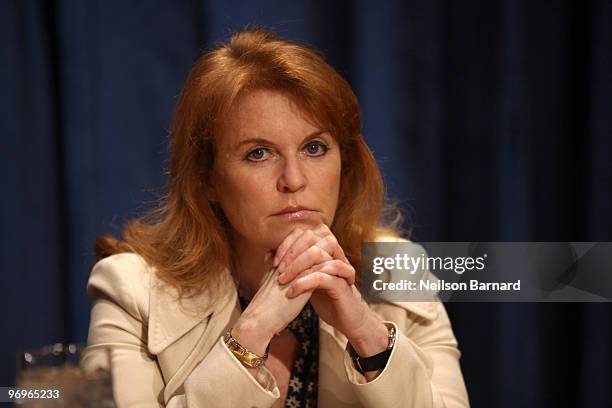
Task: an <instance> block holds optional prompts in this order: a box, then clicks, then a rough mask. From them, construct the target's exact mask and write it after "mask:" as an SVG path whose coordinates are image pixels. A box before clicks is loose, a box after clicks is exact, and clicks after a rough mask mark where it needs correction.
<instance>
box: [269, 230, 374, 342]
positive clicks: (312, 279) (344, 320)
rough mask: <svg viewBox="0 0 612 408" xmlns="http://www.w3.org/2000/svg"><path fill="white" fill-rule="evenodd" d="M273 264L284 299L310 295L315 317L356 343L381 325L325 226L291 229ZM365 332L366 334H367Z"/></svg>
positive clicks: (348, 263) (335, 241) (353, 272)
mask: <svg viewBox="0 0 612 408" xmlns="http://www.w3.org/2000/svg"><path fill="white" fill-rule="evenodd" d="M273 265H274V266H276V267H277V270H278V278H277V279H278V283H279V284H280V285H287V286H288V289H287V292H286V296H287V297H288V298H296V297H299V296H302V295H303V294H305V293H311V295H310V303H311V305H312V306H313V308H314V309H315V311H316V313H317V315H318V316H319V318H321V319H323V320H324V321H325V322H326V323H328V324H330V325H331V326H333V327H335V328H336V329H338V330H339V331H340V332H341V333H342V334H344V335H345V336H346V337H347V339H348V340H349V341H350V342H351V343H352V344H356V343H359V342H360V341H361V340H362V339H363V338H364V337H366V336H367V335H368V334H370V335H371V331H370V329H371V327H372V326H373V325H376V324H379V325H380V324H381V322H380V321H379V319H377V317H376V316H375V315H374V314H373V313H371V311H370V309H369V307H368V306H367V304H366V303H365V302H363V301H362V299H361V294H360V293H359V291H358V290H357V288H356V287H355V268H353V266H352V265H351V263H350V262H349V261H348V259H347V258H346V256H345V254H344V251H343V250H342V248H341V246H340V244H339V243H338V241H337V239H336V237H335V236H334V234H333V233H332V232H331V231H330V230H329V228H328V227H327V225H325V224H321V225H319V226H317V227H316V228H314V229H312V230H302V229H300V228H297V229H295V230H294V231H293V232H292V233H290V234H289V235H288V236H287V237H286V238H285V239H284V241H283V242H282V243H281V245H280V246H279V247H278V249H277V250H276V254H275V257H274V261H273ZM368 332H369V333H368Z"/></svg>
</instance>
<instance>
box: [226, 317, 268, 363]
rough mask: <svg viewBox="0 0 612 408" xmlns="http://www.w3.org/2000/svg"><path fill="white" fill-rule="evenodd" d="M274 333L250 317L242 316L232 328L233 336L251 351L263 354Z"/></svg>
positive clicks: (259, 354)
mask: <svg viewBox="0 0 612 408" xmlns="http://www.w3.org/2000/svg"><path fill="white" fill-rule="evenodd" d="M273 335H274V334H273V333H271V332H269V331H268V330H266V329H265V327H264V326H263V325H260V324H257V323H256V322H254V321H252V320H250V319H244V318H240V319H238V321H237V322H236V324H235V325H234V327H233V328H232V336H233V337H234V338H235V339H236V340H238V342H240V344H241V345H242V346H244V347H246V348H247V349H248V350H249V351H250V352H251V353H255V354H257V355H258V356H263V355H264V353H265V352H266V349H267V348H268V345H269V344H270V341H271V340H272V336H273Z"/></svg>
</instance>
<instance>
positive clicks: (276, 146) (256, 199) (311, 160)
mask: <svg viewBox="0 0 612 408" xmlns="http://www.w3.org/2000/svg"><path fill="white" fill-rule="evenodd" d="M308 119H309V118H307V117H306V115H304V114H303V113H302V112H301V111H300V109H299V108H298V107H297V105H295V104H293V103H292V102H291V100H290V99H289V98H288V97H287V96H285V95H284V94H283V93H280V92H275V91H268V90H257V91H253V92H250V93H248V94H246V95H245V96H244V97H242V98H241V99H240V101H239V103H238V104H237V106H236V107H235V109H234V112H233V113H232V119H231V120H230V121H229V122H230V123H228V124H227V125H226V126H225V127H224V128H223V130H222V132H221V134H220V135H219V138H218V141H217V150H216V154H215V166H214V172H213V179H212V182H211V194H212V195H213V197H214V199H216V200H217V201H218V202H219V204H220V205H221V208H222V209H223V212H224V213H225V215H226V217H227V219H228V221H229V223H230V224H231V226H232V228H233V231H232V232H233V239H234V240H240V241H241V242H242V243H243V244H248V245H251V246H256V247H263V249H266V250H269V249H276V248H277V247H278V245H280V243H281V242H282V240H283V239H284V238H285V237H286V236H287V234H289V233H290V232H291V231H292V230H293V229H294V228H295V227H298V226H299V227H302V228H313V227H315V226H316V225H318V224H320V223H325V224H327V225H328V226H331V224H332V221H333V219H334V214H335V212H336V206H337V204H338V194H339V191H340V170H341V164H340V163H341V160H340V149H339V146H338V144H337V143H336V141H335V140H334V138H333V137H332V135H331V134H330V133H329V132H327V131H326V130H325V129H322V128H320V127H318V126H316V125H315V124H314V121H311V120H308Z"/></svg>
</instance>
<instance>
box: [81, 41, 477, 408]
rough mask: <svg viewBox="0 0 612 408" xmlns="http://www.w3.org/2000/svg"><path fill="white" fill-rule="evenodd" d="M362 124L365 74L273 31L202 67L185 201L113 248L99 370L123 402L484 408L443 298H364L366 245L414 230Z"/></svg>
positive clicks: (191, 101) (100, 316)
mask: <svg viewBox="0 0 612 408" xmlns="http://www.w3.org/2000/svg"><path fill="white" fill-rule="evenodd" d="M360 126H361V123H360V114H359V108H358V104H357V100H356V98H355V95H354V94H353V92H352V91H351V89H350V87H349V85H348V84H347V83H346V82H345V81H344V80H343V79H342V78H341V77H340V76H339V75H338V74H337V73H336V72H335V71H334V70H333V69H332V68H331V67H330V66H329V65H327V64H326V63H325V62H324V61H323V59H322V57H321V56H320V55H319V54H317V53H316V52H314V51H313V50H311V49H309V48H307V47H305V46H302V45H299V44H296V43H293V42H290V41H285V40H281V39H278V38H277V37H275V36H274V35H273V34H272V33H271V32H269V31H265V30H261V29H249V30H245V31H242V32H240V33H237V34H235V35H234V36H233V37H232V39H231V41H230V42H229V43H228V44H226V45H223V46H221V47H219V48H217V49H216V50H214V51H212V52H210V53H208V54H206V55H204V56H203V57H202V58H201V59H200V60H199V61H198V62H197V63H196V65H195V67H194V68H193V69H192V71H191V73H190V75H189V77H188V79H187V81H186V83H185V85H184V88H183V90H182V93H181V95H180V98H179V101H178V105H177V109H176V112H175V118H174V123H173V128H172V132H171V136H172V153H171V165H170V171H169V186H168V194H167V195H166V197H165V198H164V199H163V201H162V202H161V203H160V206H159V207H158V209H157V210H156V211H155V212H154V213H153V214H152V215H151V216H150V217H149V218H148V219H146V220H136V221H133V222H132V223H131V224H129V225H128V226H127V228H126V229H125V230H124V242H118V241H115V240H113V239H111V238H109V237H101V238H100V239H99V240H98V242H97V248H96V249H97V253H98V256H99V258H104V259H102V260H100V261H99V262H98V263H97V264H96V265H95V267H94V268H93V271H92V275H91V278H90V280H89V284H88V292H89V294H90V296H91V298H92V300H93V309H92V320H91V325H90V332H89V340H88V342H89V347H88V349H87V351H86V352H85V353H84V356H83V359H82V361H83V362H82V364H83V366H84V367H85V368H86V369H87V370H93V369H95V368H96V367H98V366H108V365H110V366H111V370H112V374H113V384H114V392H115V397H116V400H117V402H118V405H119V406H168V407H209V406H214V407H224V406H227V407H252V406H255V407H271V406H274V407H283V406H286V407H313V406H317V403H318V406H321V407H338V406H339V407H352V406H355V407H357V406H364V407H385V406H401V407H413V406H414V407H442V406H446V407H451V406H467V405H468V402H467V395H466V391H465V386H464V383H463V379H462V375H461V370H460V367H459V362H458V360H459V351H458V349H457V343H456V340H455V338H454V336H453V333H452V330H451V327H450V323H449V321H448V318H447V315H446V313H445V311H444V307H443V306H442V304H441V303H404V304H391V303H379V304H370V305H368V304H366V303H365V302H363V301H362V300H361V296H360V293H359V290H358V289H357V287H358V285H359V279H358V273H357V272H356V270H355V268H356V267H357V266H358V265H359V262H360V245H361V243H362V242H364V241H373V240H392V239H397V237H398V234H397V232H396V231H395V229H394V227H393V225H392V224H391V225H387V226H383V225H382V224H381V223H380V222H381V221H380V220H381V214H382V212H383V204H384V196H383V194H384V189H383V185H382V181H381V176H380V174H379V171H378V168H377V165H376V162H375V161H374V159H373V157H372V155H371V153H370V151H369V149H368V148H367V146H366V145H365V142H364V140H363V138H362V136H361V134H360ZM108 350H110V358H109V354H108Z"/></svg>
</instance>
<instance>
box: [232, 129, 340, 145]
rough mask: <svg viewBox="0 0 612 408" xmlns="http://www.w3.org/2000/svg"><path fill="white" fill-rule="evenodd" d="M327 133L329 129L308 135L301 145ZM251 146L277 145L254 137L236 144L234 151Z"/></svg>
mask: <svg viewBox="0 0 612 408" xmlns="http://www.w3.org/2000/svg"><path fill="white" fill-rule="evenodd" d="M327 132H329V130H327V129H320V130H316V131H314V132H312V133H310V134H308V135H307V136H306V137H305V138H304V139H302V142H301V143H304V142H305V141H306V140H308V139H312V138H313V137H317V136H319V135H322V134H323V133H327ZM249 144H266V145H275V143H274V142H273V141H271V140H268V139H264V138H262V137H252V138H249V139H244V140H241V141H239V142H238V143H236V144H235V145H234V149H240V148H241V147H242V146H244V145H249Z"/></svg>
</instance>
